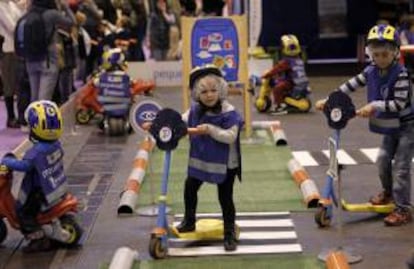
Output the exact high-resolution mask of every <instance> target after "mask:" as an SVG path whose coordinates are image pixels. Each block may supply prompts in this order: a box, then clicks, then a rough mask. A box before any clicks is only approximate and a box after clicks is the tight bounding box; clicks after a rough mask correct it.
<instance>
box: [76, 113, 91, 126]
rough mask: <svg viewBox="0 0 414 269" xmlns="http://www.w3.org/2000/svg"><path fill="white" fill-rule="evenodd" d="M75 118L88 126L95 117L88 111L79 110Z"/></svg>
mask: <svg viewBox="0 0 414 269" xmlns="http://www.w3.org/2000/svg"><path fill="white" fill-rule="evenodd" d="M75 117H76V121H77V122H78V123H79V124H88V123H89V121H90V120H91V119H92V117H93V113H92V112H90V111H89V110H86V109H78V110H77V111H76V115H75Z"/></svg>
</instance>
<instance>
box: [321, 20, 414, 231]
mask: <svg viewBox="0 0 414 269" xmlns="http://www.w3.org/2000/svg"><path fill="white" fill-rule="evenodd" d="M399 40H400V39H399V36H398V33H397V31H396V30H395V28H394V27H392V26H390V25H384V24H380V25H376V26H374V27H373V28H371V30H370V31H369V33H368V38H367V46H368V47H367V48H368V50H367V51H368V52H369V54H370V58H371V59H372V62H371V63H370V65H368V66H367V67H366V68H365V69H364V70H363V71H362V73H360V74H358V75H357V76H355V77H353V78H351V79H350V80H348V81H347V82H346V83H344V84H342V85H341V86H339V88H338V89H337V90H339V91H343V92H345V93H347V94H349V93H352V92H354V91H355V90H356V89H357V88H361V87H364V86H366V87H367V90H368V92H367V99H368V100H367V101H368V103H367V104H366V105H364V106H363V107H362V108H360V109H359V110H357V111H356V113H357V115H359V116H361V117H366V118H369V129H370V131H371V132H374V133H377V134H381V135H382V136H383V140H382V144H381V148H380V151H379V155H378V159H377V164H378V170H379V178H380V180H381V185H382V191H381V192H380V193H379V194H377V195H376V196H373V197H371V199H370V200H369V201H370V202H371V203H372V204H374V205H384V204H388V203H390V202H395V205H396V208H395V210H394V211H393V212H392V213H390V214H389V215H388V216H386V217H385V218H384V223H385V225H387V226H400V225H403V224H406V223H409V222H411V220H412V216H411V211H410V208H411V204H410V201H411V172H410V168H411V161H412V158H413V154H414V113H413V106H414V104H413V92H412V88H411V82H410V79H409V76H408V73H407V70H406V68H405V67H404V66H402V65H401V64H399V63H398V59H399ZM325 102H326V99H324V100H319V101H318V102H317V103H316V108H317V109H321V110H322V109H323V107H324V105H325ZM393 160H394V163H393Z"/></svg>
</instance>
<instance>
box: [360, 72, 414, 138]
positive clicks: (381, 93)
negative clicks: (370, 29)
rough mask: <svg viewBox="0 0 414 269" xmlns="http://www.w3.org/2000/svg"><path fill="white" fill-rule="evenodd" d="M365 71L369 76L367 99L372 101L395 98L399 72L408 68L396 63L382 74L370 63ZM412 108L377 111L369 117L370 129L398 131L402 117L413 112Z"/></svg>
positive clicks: (375, 131)
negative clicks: (398, 110)
mask: <svg viewBox="0 0 414 269" xmlns="http://www.w3.org/2000/svg"><path fill="white" fill-rule="evenodd" d="M364 72H365V74H366V78H367V89H368V91H367V99H368V102H372V101H376V100H392V99H394V86H395V83H396V81H397V79H398V76H399V74H400V73H401V72H406V69H405V67H403V66H402V65H400V64H394V65H393V66H392V67H391V68H390V69H389V70H388V73H387V74H386V75H384V76H380V73H379V69H378V67H377V66H375V65H370V66H368V67H366V68H365V70H364ZM410 87H411V85H410ZM411 105H412V104H411ZM411 110H412V108H411V107H409V108H406V109H404V110H402V111H400V112H390V111H384V112H382V111H376V112H375V114H374V116H373V117H371V118H370V119H369V129H370V131H371V132H374V133H380V134H395V133H398V131H399V129H400V118H401V117H404V116H407V115H408V114H410V113H412V111H411Z"/></svg>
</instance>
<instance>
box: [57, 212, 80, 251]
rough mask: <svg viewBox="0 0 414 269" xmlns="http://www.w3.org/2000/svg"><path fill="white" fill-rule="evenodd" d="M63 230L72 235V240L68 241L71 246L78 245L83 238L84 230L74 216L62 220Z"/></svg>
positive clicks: (64, 217)
mask: <svg viewBox="0 0 414 269" xmlns="http://www.w3.org/2000/svg"><path fill="white" fill-rule="evenodd" d="M60 223H61V225H62V228H63V229H65V230H66V231H67V232H69V234H70V238H69V239H68V241H66V244H67V245H69V246H74V245H76V244H77V243H78V242H79V240H80V239H81V237H82V234H83V229H82V228H81V227H80V225H79V224H78V223H77V222H76V220H75V217H74V216H72V215H64V216H62V217H61V218H60Z"/></svg>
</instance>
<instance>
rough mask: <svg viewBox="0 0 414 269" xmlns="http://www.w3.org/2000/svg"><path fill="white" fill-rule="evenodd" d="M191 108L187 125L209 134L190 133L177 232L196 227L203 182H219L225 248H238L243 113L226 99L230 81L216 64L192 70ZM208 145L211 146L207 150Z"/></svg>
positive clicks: (186, 116)
mask: <svg viewBox="0 0 414 269" xmlns="http://www.w3.org/2000/svg"><path fill="white" fill-rule="evenodd" d="M189 85H190V89H191V94H192V99H193V104H192V105H191V108H190V109H189V110H188V111H186V112H185V113H184V114H183V120H184V121H185V122H187V124H188V127H197V128H198V129H200V130H202V131H203V133H207V134H206V135H193V136H190V156H189V162H188V170H187V179H186V181H185V189H184V203H185V213H184V219H183V221H182V222H181V223H180V224H179V225H178V226H177V227H176V229H177V230H178V232H180V233H185V232H191V231H194V230H195V223H196V208H197V192H198V190H199V188H200V187H201V185H202V184H203V183H204V182H207V183H212V184H216V185H217V188H218V196H219V201H220V206H221V209H222V212H223V220H224V248H225V250H226V251H234V250H235V249H236V248H237V243H236V236H235V214H236V213H235V207H234V202H233V185H234V179H235V177H236V176H238V178H239V179H240V180H241V153H240V128H241V127H242V125H243V119H242V116H241V115H240V113H239V112H238V111H236V109H235V108H234V107H233V105H231V104H230V103H229V102H228V101H227V100H226V98H227V90H228V84H227V82H226V81H225V80H224V78H223V75H222V73H221V71H220V69H218V68H217V67H216V66H214V65H206V66H202V67H197V68H195V69H193V70H192V71H191V73H190V83H189ZM206 149H208V150H206Z"/></svg>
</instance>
